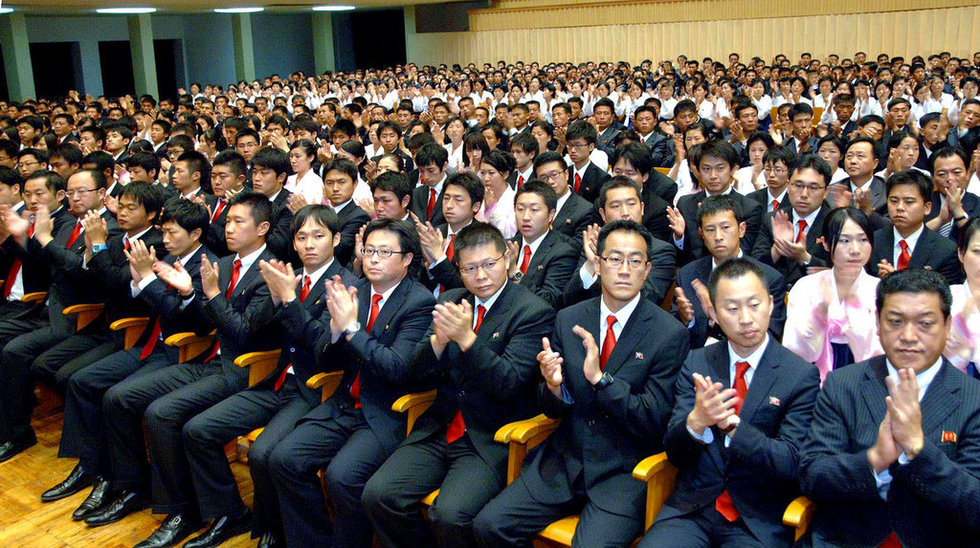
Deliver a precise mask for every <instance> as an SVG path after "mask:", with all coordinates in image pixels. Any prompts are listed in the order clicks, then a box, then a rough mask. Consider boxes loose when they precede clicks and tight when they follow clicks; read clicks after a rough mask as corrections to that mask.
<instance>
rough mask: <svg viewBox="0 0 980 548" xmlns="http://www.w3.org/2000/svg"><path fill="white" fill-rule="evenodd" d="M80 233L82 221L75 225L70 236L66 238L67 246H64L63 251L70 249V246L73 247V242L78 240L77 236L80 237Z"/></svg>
mask: <svg viewBox="0 0 980 548" xmlns="http://www.w3.org/2000/svg"><path fill="white" fill-rule="evenodd" d="M81 233H82V221H78V222H77V223H75V229H74V230H72V231H71V235H69V236H68V245H66V246H65V249H71V246H73V245H75V240H77V239H78V236H79V235H81Z"/></svg>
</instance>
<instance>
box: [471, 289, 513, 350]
mask: <svg viewBox="0 0 980 548" xmlns="http://www.w3.org/2000/svg"><path fill="white" fill-rule="evenodd" d="M515 291H516V288H515V287H514V284H512V283H510V282H507V285H505V286H504V290H503V291H502V292H501V293H500V296H499V297H497V300H496V301H494V303H493V306H492V307H490V310H487V312H486V314H485V315H484V316H483V323H481V324H480V332H479V333H477V337H479V338H481V339H483V340H490V339H492V338H493V336H494V334H496V333H498V328H499V327H500V324H501V323H502V322H503V321H504V318H505V317H507V315H508V311H509V310H511V308H512V307H513V306H514V304H513V303H512V301H513V300H514V292H515ZM467 299H468V300H469V301H470V305H472V306H473V315H474V316H475V315H476V314H477V311H476V302H475V297H473V296H472V295H470V296H468V297H467Z"/></svg>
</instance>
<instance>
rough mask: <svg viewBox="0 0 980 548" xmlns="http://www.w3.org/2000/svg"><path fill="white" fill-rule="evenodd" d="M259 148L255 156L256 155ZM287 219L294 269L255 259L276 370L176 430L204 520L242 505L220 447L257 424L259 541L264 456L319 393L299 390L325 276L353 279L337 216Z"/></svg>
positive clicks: (264, 525) (320, 211) (266, 532)
mask: <svg viewBox="0 0 980 548" xmlns="http://www.w3.org/2000/svg"><path fill="white" fill-rule="evenodd" d="M263 150H265V149H260V150H259V152H257V153H256V154H255V157H256V159H257V160H256V161H258V158H259V156H260V155H261V154H262V151H263ZM260 171H261V170H260V169H256V170H255V172H254V174H253V180H254V181H258V180H259V179H260V178H261V176H260V174H259V172H260ZM293 219H294V220H293V227H292V228H293V247H294V248H295V250H296V252H297V253H298V254H299V257H300V260H301V261H302V263H301V264H302V268H300V269H297V270H296V271H295V272H293V271H292V270H291V269H290V268H289V267H288V266H286V265H285V264H283V263H281V262H278V261H273V262H265V261H262V262H260V263H259V264H258V267H259V270H260V272H261V274H262V278H263V279H264V280H265V282H266V285H267V286H268V287H269V291H270V292H271V295H272V299H273V304H274V306H275V307H276V308H277V310H276V315H275V316H274V317H273V320H272V322H270V323H269V325H268V326H267V327H266V328H265V329H272V330H275V331H276V332H277V333H278V338H279V340H280V341H282V342H281V350H282V352H281V354H280V358H279V366H278V368H277V369H276V370H275V371H274V372H273V373H271V374H269V375H268V376H267V377H266V378H265V379H264V380H262V381H261V382H260V383H259V384H257V385H255V386H253V387H251V389H249V390H245V391H242V392H239V393H237V394H235V395H233V396H231V397H230V398H227V399H225V400H224V401H221V402H219V403H217V404H215V405H214V406H213V407H211V408H210V409H208V410H207V411H204V412H202V413H200V414H199V415H197V416H196V417H194V418H192V419H191V420H189V421H187V424H186V425H184V430H183V433H182V438H183V440H182V441H183V444H184V447H185V451H186V454H187V461H188V463H189V465H190V471H191V479H192V480H193V482H194V493H195V494H196V495H197V500H198V506H199V507H200V509H201V517H202V518H204V519H205V520H211V519H217V518H218V517H220V516H229V515H237V514H241V513H243V512H244V511H245V510H246V508H245V504H244V502H242V497H241V495H240V494H239V492H238V484H237V483H236V481H235V476H234V474H232V471H231V468H230V467H229V465H228V460H227V457H226V456H225V451H224V445H225V444H226V443H227V442H229V441H231V440H234V439H235V438H237V437H238V436H243V435H246V434H248V433H249V432H251V431H252V430H254V429H255V428H259V427H264V430H263V431H262V434H261V435H259V437H258V438H257V439H256V440H255V442H254V443H253V444H252V446H251V447H250V448H249V451H248V461H249V472H250V473H251V476H252V485H253V486H254V488H255V495H254V497H253V500H254V505H253V506H254V516H255V521H254V523H253V525H252V536H253V537H262V540H261V541H260V545H265V544H267V543H273V542H274V541H276V540H280V539H281V538H282V534H281V531H280V525H279V524H280V519H279V511H278V506H277V504H276V493H275V489H274V487H273V482H272V478H271V475H270V469H269V457H270V455H271V454H272V451H273V449H275V447H276V445H277V444H278V443H279V442H280V441H281V440H282V439H283V438H285V437H286V436H287V435H288V434H289V433H290V432H292V430H293V427H294V426H295V424H296V421H298V420H299V419H300V418H301V417H302V416H303V415H305V414H306V413H307V412H308V411H309V410H310V409H312V408H313V407H314V406H315V405H317V404H318V403H319V402H320V393H319V391H315V390H310V389H309V388H307V387H306V381H307V380H308V379H309V378H310V377H311V376H313V375H314V374H315V373H317V372H318V370H319V368H318V367H317V360H316V355H317V352H318V343H317V339H318V336H319V335H320V334H321V332H322V331H323V330H324V329H325V328H326V327H327V326H328V325H329V323H330V318H331V316H330V314H329V313H325V311H326V309H327V308H328V306H329V302H328V295H327V292H326V289H325V288H326V286H327V284H326V283H325V282H328V281H329V282H330V283H332V280H334V277H335V276H338V277H342V278H343V279H344V280H345V281H346V282H347V283H350V282H352V281H353V280H354V279H355V278H354V276H353V275H352V274H351V273H350V272H349V271H348V270H347V269H345V268H344V267H343V266H342V265H341V264H340V263H339V262H337V261H336V260H334V255H333V250H334V246H335V245H336V244H337V243H338V242H339V241H340V220H339V219H338V218H337V215H336V214H335V213H334V212H333V211H332V210H331V209H330V208H329V207H327V206H323V205H312V206H304V207H303V208H302V209H300V210H299V211H298V212H297V214H296V216H295V217H294V218H293ZM165 523H166V522H165ZM184 523H185V524H184V525H181V527H182V529H183V531H182V533H183V534H182V535H173V538H175V539H176V538H177V537H179V536H184V535H186V534H188V533H190V532H191V531H192V530H193V529H194V527H193V525H192V524H189V523H186V522H184Z"/></svg>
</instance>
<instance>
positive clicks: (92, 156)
mask: <svg viewBox="0 0 980 548" xmlns="http://www.w3.org/2000/svg"><path fill="white" fill-rule="evenodd" d="M85 164H95V168H96V169H98V170H99V171H102V172H105V171H112V170H113V169H114V168H115V167H116V161H115V160H113V159H112V155H111V154H109V153H108V152H105V151H104V150H96V151H93V152H89V153H88V154H86V155H85V157H84V158H82V163H81V165H85Z"/></svg>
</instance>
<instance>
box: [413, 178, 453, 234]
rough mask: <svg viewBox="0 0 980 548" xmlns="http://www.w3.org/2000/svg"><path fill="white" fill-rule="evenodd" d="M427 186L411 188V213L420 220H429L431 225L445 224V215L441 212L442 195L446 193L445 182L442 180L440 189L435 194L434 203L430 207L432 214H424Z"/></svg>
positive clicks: (426, 201)
mask: <svg viewBox="0 0 980 548" xmlns="http://www.w3.org/2000/svg"><path fill="white" fill-rule="evenodd" d="M429 188H430V187H429V186H428V185H424V184H423V185H420V186H417V187H415V188H414V189H413V190H412V213H414V214H415V216H416V217H418V218H419V220H420V221H422V222H426V221H428V222H430V223H432V226H439V225H441V224H445V222H446V217H445V215H443V214H442V196H443V195H444V194H445V193H446V183H445V182H443V184H442V190H440V191H439V194H438V195H437V196H436V205H435V206H434V207H433V208H432V216H431V217H429V216H427V215H426V211H427V210H428V207H429Z"/></svg>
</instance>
